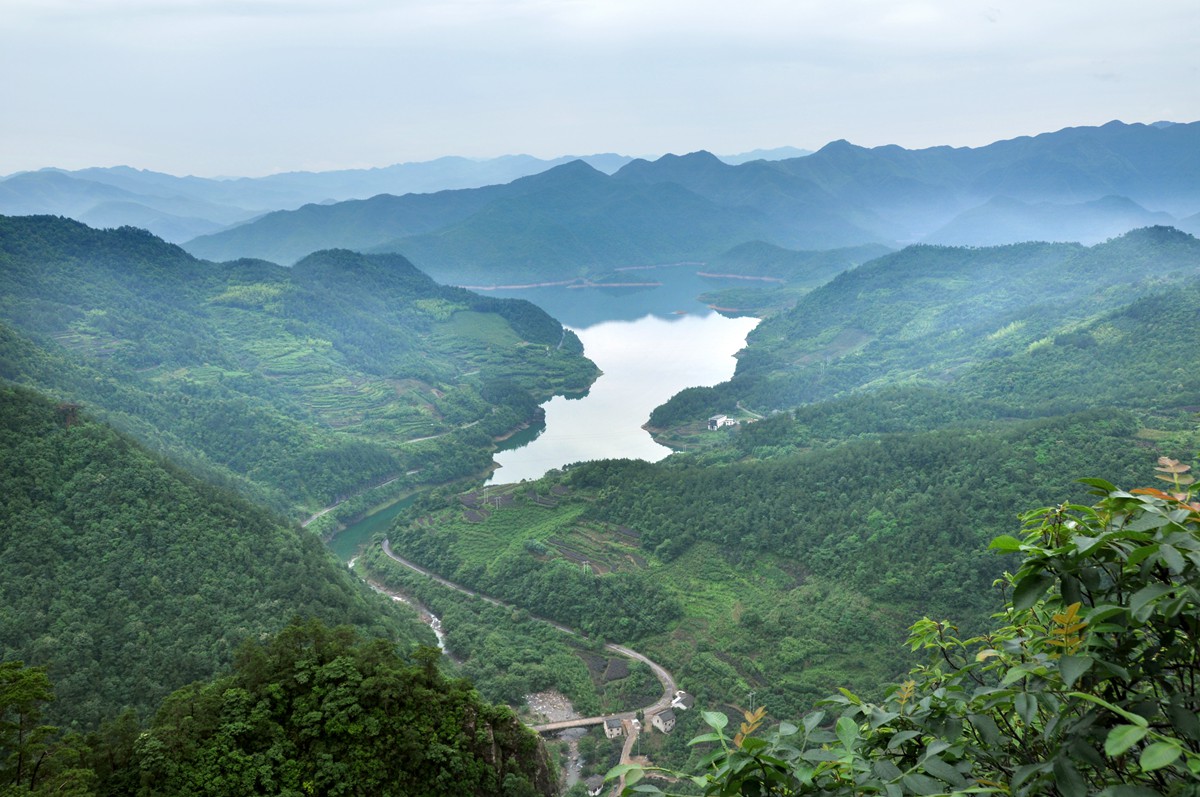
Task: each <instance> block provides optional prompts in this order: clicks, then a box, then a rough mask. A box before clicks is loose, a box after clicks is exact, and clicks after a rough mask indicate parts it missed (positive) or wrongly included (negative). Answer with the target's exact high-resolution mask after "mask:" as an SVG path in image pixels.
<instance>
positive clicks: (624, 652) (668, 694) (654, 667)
mask: <svg viewBox="0 0 1200 797" xmlns="http://www.w3.org/2000/svg"><path fill="white" fill-rule="evenodd" d="M383 552H384V553H385V554H387V555H388V557H389V558H391V559H392V560H394V561H396V562H398V563H399V564H402V565H404V566H405V567H407V568H408V569H409V570H413V571H415V572H417V573H420V574H421V575H423V576H428V577H429V578H431V579H433V580H434V581H436V582H437V583H439V584H441V585H442V586H444V587H449V588H450V589H452V590H455V591H456V592H461V593H462V594H464V595H471V596H473V597H476V598H479V599H480V600H485V601H487V602H488V603H491V604H493V605H495V606H500V607H503V608H505V609H516V608H519V607H516V606H513V605H512V604H509V603H505V602H504V601H501V600H497V599H496V598H492V597H489V596H488V595H481V594H480V593H478V592H475V591H474V590H470V589H467V588H466V587H464V586H462V585H461V584H455V583H454V582H453V581H448V580H447V579H444V578H442V577H441V576H439V575H438V574H437V573H433V572H431V571H429V570H426V569H425V568H423V567H421V566H420V565H419V564H416V563H415V562H410V561H408V560H407V559H405V558H404V557H402V556H400V555H398V554H396V553H395V552H394V551H393V550H392V546H391V543H390V541H389V540H384V541H383ZM529 616H530V617H532V618H533V619H535V620H539V621H541V622H543V623H546V624H547V625H550V626H553V627H554V628H557V629H558V630H559V631H562V632H563V633H564V634H571V635H572V636H577V637H580V638H584V639H586V637H584V635H583V634H581V633H579V632H578V631H576V630H575V629H573V628H570V627H568V626H565V625H563V624H562V623H556V622H554V621H553V620H547V619H546V618H545V617H538V616H537V615H534V614H531V615H529ZM604 647H605V649H606V650H609V651H611V652H613V653H616V654H617V655H618V656H624V657H625V658H627V659H633V660H634V661H640V662H642V663H643V664H645V665H646V666H647V667H649V668H650V671H651V672H653V673H654V677H655V678H657V679H658V682H659V683H660V684H662V687H663V694H662V697H660V698H659V699H658V700H657V701H656V702H654V703H653V704H651V705H649V706H646V707H645V708H644V709H642V716H644V717H647V718H648V717H650V716H652V715H654V714H657V713H658V712H660V711H662V710H663V709H665V708H668V707H670V705H671V701H672V700H674V699H675V691H676V690H677V689H678V687H677V686H676V685H675V677H674V676H672V675H671V673H670V672H668V671H667V668H666V667H663V666H662V665H661V664H659V663H658V662H655V661H651V660H650V659H648V658H646V657H645V656H643V655H642V654H641V653H638V652H637V651H636V650H633V649H632V648H627V647H625V646H624V645H617V644H613V643H607V644H605V646H604ZM632 715H633V713H632V712H627V711H625V712H621V713H618V714H605V715H603V716H599V717H585V718H583V719H578V720H567V721H566V722H551V723H548V724H546V725H534V726H532V727H533V729H534V730H535V731H538V732H539V733H541V732H543V731H553V730H561V729H563V728H579V727H583V726H586V725H600V724H603V722H604V721H605V720H606V719H611V718H613V717H616V718H618V719H626V718H628V717H631V716H632Z"/></svg>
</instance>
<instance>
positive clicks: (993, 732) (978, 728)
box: [889, 714, 1000, 747]
mask: <svg viewBox="0 0 1200 797" xmlns="http://www.w3.org/2000/svg"><path fill="white" fill-rule="evenodd" d="M967 719H968V720H970V721H971V725H972V726H974V728H975V732H976V733H978V734H979V738H981V739H983V742H984V744H986V745H989V746H995V745H999V744H1000V726H998V725H997V724H996V721H995V720H994V719H992V718H991V716H989V715H987V714H972V715H970V716H969V717H967ZM889 747H890V745H889Z"/></svg>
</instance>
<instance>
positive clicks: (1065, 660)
mask: <svg viewBox="0 0 1200 797" xmlns="http://www.w3.org/2000/svg"><path fill="white" fill-rule="evenodd" d="M1091 668H1092V658H1091V656H1063V657H1062V658H1060V659H1059V660H1058V671H1059V673H1061V674H1062V679H1063V683H1064V684H1065V685H1066V686H1067V688H1068V689H1069V688H1071V687H1072V686H1074V685H1075V682H1076V681H1078V680H1079V677H1080V676H1081V675H1083V674H1084V673H1085V672H1087V671H1088V670H1090V669H1091Z"/></svg>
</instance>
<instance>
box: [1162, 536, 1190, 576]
mask: <svg viewBox="0 0 1200 797" xmlns="http://www.w3.org/2000/svg"><path fill="white" fill-rule="evenodd" d="M1158 552H1159V554H1160V555H1161V556H1162V561H1163V564H1165V565H1166V566H1167V569H1168V570H1170V571H1171V575H1176V576H1177V575H1179V574H1180V573H1182V572H1183V568H1184V562H1183V554H1181V553H1180V552H1179V550H1178V549H1177V548H1175V546H1174V545H1167V544H1166V543H1165V542H1164V543H1163V544H1162V545H1160V546H1159V547H1158Z"/></svg>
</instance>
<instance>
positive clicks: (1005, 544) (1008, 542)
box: [988, 534, 1022, 553]
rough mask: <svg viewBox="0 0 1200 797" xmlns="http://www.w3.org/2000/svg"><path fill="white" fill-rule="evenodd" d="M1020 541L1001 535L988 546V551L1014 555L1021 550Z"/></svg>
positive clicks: (1008, 535) (1010, 536)
mask: <svg viewBox="0 0 1200 797" xmlns="http://www.w3.org/2000/svg"><path fill="white" fill-rule="evenodd" d="M1021 545H1022V543H1021V541H1020V540H1018V539H1017V538H1016V537H1014V536H1012V535H1011V534H1001V535H1000V536H999V537H997V538H996V539H994V540H992V541H991V543H989V544H988V550H989V551H991V550H995V551H1004V552H1005V553H1015V552H1016V551H1019V550H1021Z"/></svg>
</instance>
